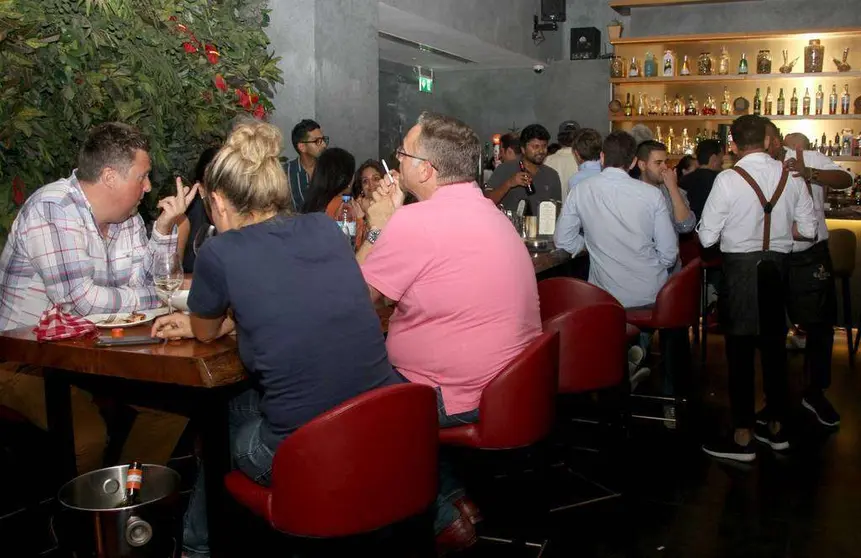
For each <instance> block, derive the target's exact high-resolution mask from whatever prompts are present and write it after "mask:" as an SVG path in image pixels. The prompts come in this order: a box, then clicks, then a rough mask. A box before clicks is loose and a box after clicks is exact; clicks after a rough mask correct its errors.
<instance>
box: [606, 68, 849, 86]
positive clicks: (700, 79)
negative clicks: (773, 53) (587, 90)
mask: <svg viewBox="0 0 861 558" xmlns="http://www.w3.org/2000/svg"><path fill="white" fill-rule="evenodd" d="M857 78H861V71H857V70H851V71H849V72H818V73H812V74H799V73H792V74H781V73H771V74H742V75H739V74H729V75H724V76H717V75H711V76H676V77H660V76H659V77H639V78H610V83H613V84H616V85H651V84H659V83H661V84H674V83H678V84H683V83H714V82H719V83H722V82H725V81H726V82H730V81H775V80H779V79H836V80H838V81H839V80H840V79H857Z"/></svg>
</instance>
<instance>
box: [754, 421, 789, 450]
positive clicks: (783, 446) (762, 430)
mask: <svg viewBox="0 0 861 558" xmlns="http://www.w3.org/2000/svg"><path fill="white" fill-rule="evenodd" d="M753 437H754V438H756V439H757V440H759V441H760V442H762V443H763V444H766V445H768V446H769V447H771V449H773V450H774V451H786V450H788V449H789V440H788V439H787V438H786V427H783V426H782V427H781V428H780V430H778V431H777V434H772V433H771V430H769V428H768V425H762V424H757V425H756V428H754V429H753Z"/></svg>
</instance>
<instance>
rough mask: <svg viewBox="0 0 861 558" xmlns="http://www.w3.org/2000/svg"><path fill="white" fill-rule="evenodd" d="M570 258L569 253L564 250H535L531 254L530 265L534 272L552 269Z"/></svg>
mask: <svg viewBox="0 0 861 558" xmlns="http://www.w3.org/2000/svg"><path fill="white" fill-rule="evenodd" d="M570 259H571V254H569V253H568V252H566V251H565V250H561V249H556V250H551V251H550V252H537V253H534V254H532V266H533V267H534V268H535V274H536V275H537V274H539V273H541V272H544V271H547V270H548V269H552V268H554V267H556V266H557V265H561V264H563V263H565V262H567V261H568V260H570Z"/></svg>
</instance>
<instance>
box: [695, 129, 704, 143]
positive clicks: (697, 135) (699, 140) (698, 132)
mask: <svg viewBox="0 0 861 558" xmlns="http://www.w3.org/2000/svg"><path fill="white" fill-rule="evenodd" d="M701 141H702V137H700V129H699V128H697V132H696V133H695V134H694V145H698V144H699V143H700V142H701Z"/></svg>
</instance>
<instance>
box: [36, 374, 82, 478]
mask: <svg viewBox="0 0 861 558" xmlns="http://www.w3.org/2000/svg"><path fill="white" fill-rule="evenodd" d="M43 377H44V379H45V410H46V413H47V415H48V433H49V435H50V436H51V438H52V439H53V442H54V447H55V448H56V449H57V451H58V452H59V455H58V456H57V465H58V467H57V474H58V475H59V476H60V477H61V478H60V480H61V481H62V482H66V481H68V480H71V479H73V478H75V477H76V476H77V475H78V468H77V464H76V462H75V431H74V428H73V426H72V394H71V384H70V383H69V380H68V376H67V375H66V373H65V372H63V371H62V370H58V369H55V368H45V369H43Z"/></svg>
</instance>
